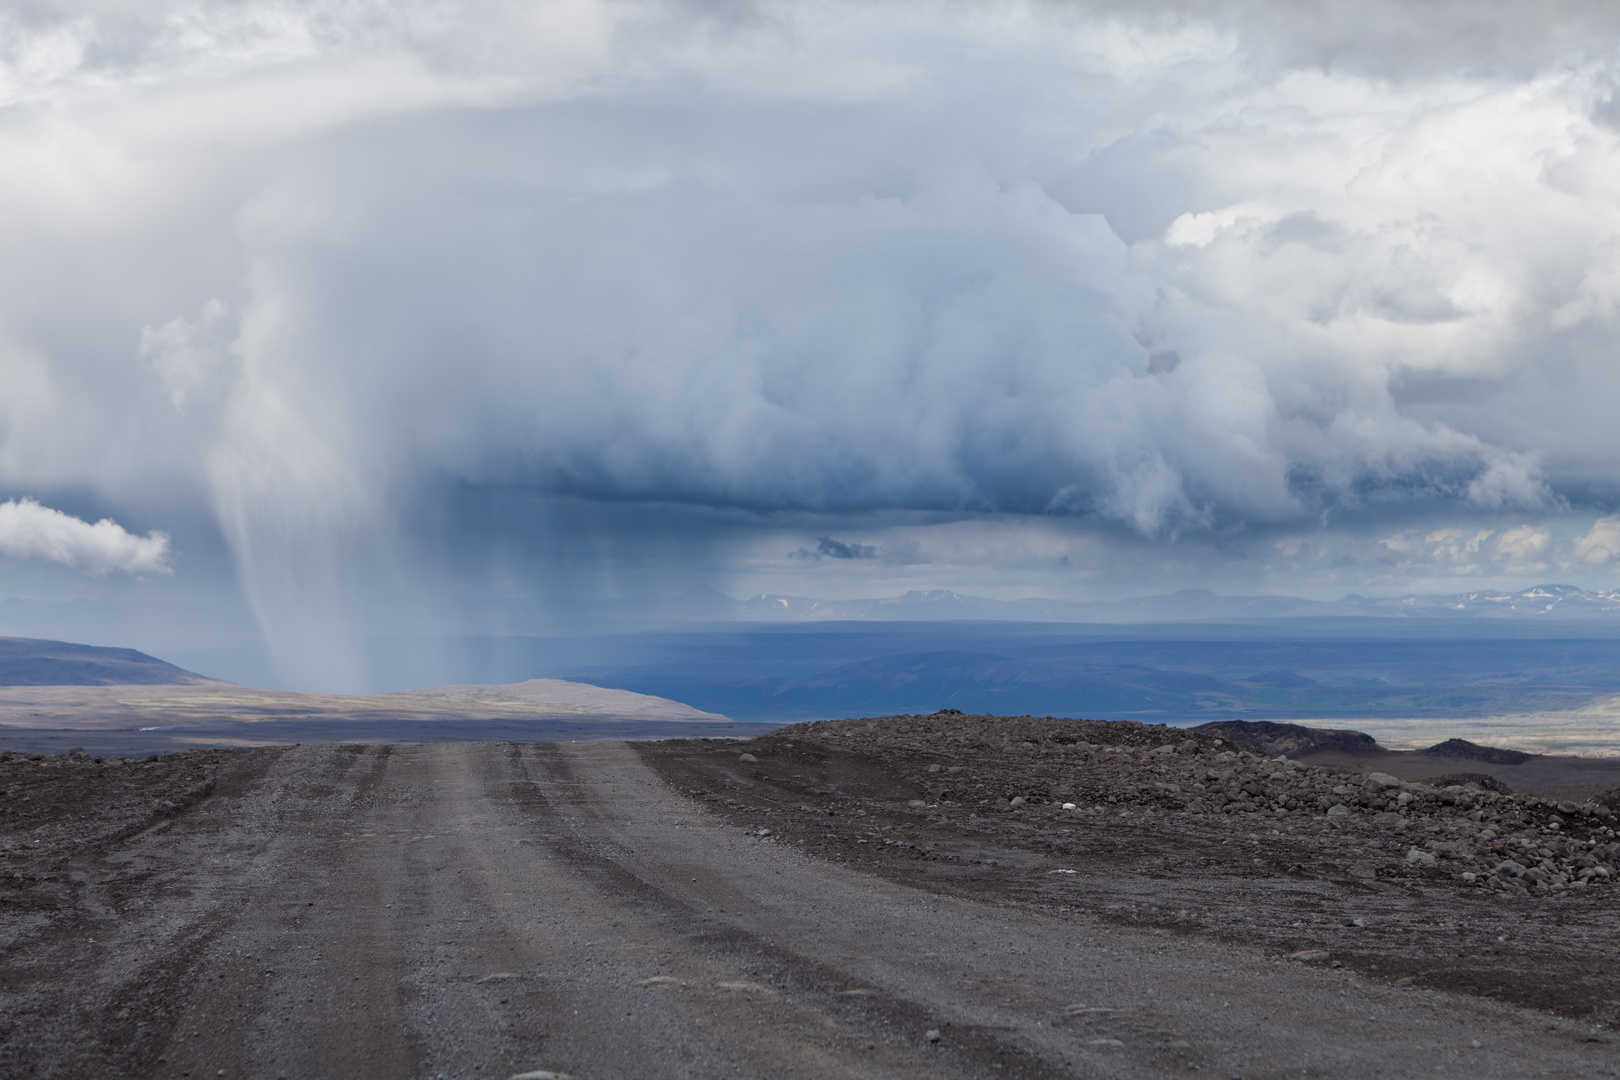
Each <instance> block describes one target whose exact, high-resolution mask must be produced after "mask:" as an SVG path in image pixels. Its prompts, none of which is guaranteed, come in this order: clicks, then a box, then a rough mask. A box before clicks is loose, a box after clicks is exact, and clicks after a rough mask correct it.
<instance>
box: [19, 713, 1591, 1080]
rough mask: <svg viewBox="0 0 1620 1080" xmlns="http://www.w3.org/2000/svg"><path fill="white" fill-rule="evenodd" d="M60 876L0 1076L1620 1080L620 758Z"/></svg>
mask: <svg viewBox="0 0 1620 1080" xmlns="http://www.w3.org/2000/svg"><path fill="white" fill-rule="evenodd" d="M61 872H62V874H63V875H64V877H63V880H64V881H65V882H66V884H65V885H64V887H63V891H62V892H61V894H60V900H59V902H58V903H56V904H55V906H54V907H45V908H42V907H40V906H38V905H34V906H17V905H8V906H7V907H6V908H4V909H0V916H3V919H0V941H3V948H4V954H3V959H0V1018H3V1019H0V1039H3V1042H0V1072H3V1073H4V1074H5V1075H7V1076H19V1077H21V1076H36V1075H37V1076H84V1077H91V1076H95V1077H100V1076H106V1077H119V1076H141V1077H145V1076H154V1077H180V1076H190V1077H203V1076H230V1077H288V1078H304V1077H340V1076H341V1077H439V1076H442V1077H501V1078H507V1077H513V1076H518V1075H524V1074H527V1075H529V1076H532V1077H536V1078H540V1077H547V1076H554V1075H569V1076H574V1077H578V1078H580V1080H591V1078H608V1077H623V1078H663V1077H669V1078H676V1077H693V1078H708V1077H733V1076H735V1077H746V1078H761V1080H764V1078H794V1077H805V1078H809V1077H815V1078H818V1080H823V1078H828V1077H862V1078H866V1077H917V1078H925V1077H926V1078H945V1077H975V1078H984V1077H1031V1078H1042V1077H1071V1076H1073V1077H1091V1076H1097V1077H1113V1076H1119V1077H1156V1076H1167V1075H1177V1076H1180V1075H1211V1076H1220V1077H1242V1078H1246V1080H1247V1078H1260V1077H1285V1076H1286V1077H1301V1076H1306V1077H1340V1076H1342V1077H1357V1078H1361V1077H1369V1076H1380V1075H1381V1076H1386V1077H1410V1076H1416V1075H1418V1074H1424V1075H1442V1076H1443V1075H1461V1074H1468V1075H1470V1076H1474V1077H1514V1078H1519V1077H1540V1076H1547V1077H1593V1076H1605V1075H1620V1070H1617V1069H1616V1066H1615V1062H1616V1058H1615V1056H1614V1051H1613V1047H1612V1045H1610V1044H1609V1042H1608V1037H1607V1036H1600V1035H1599V1033H1598V1032H1597V1029H1594V1028H1592V1027H1591V1026H1588V1025H1586V1024H1583V1023H1580V1022H1577V1021H1572V1020H1564V1019H1559V1018H1556V1017H1553V1016H1550V1015H1547V1014H1544V1013H1538V1012H1535V1011H1530V1010H1520V1009H1516V1008H1514V1007H1512V1006H1509V1005H1505V1004H1501V1003H1497V1002H1492V1001H1487V1000H1482V999H1477V998H1469V997H1464V996H1454V995H1449V994H1445V993H1439V992H1434V991H1427V990H1423V991H1411V990H1407V991H1402V990H1397V989H1394V988H1391V987H1389V986H1387V985H1379V984H1376V983H1373V982H1370V981H1366V980H1363V979H1362V978H1361V977H1360V976H1358V975H1355V974H1353V973H1351V972H1349V971H1346V970H1330V969H1322V968H1313V967H1308V966H1304V965H1301V964H1297V963H1289V962H1286V961H1282V960H1279V959H1278V958H1276V957H1274V956H1267V955H1264V954H1262V953H1261V952H1258V951H1250V950H1246V949H1244V948H1242V947H1241V946H1234V945H1232V944H1231V943H1229V942H1223V941H1219V940H1214V939H1206V938H1201V937H1198V936H1191V937H1187V936H1182V937H1177V936H1173V935H1170V934H1168V933H1167V932H1157V933H1156V932H1152V931H1146V930H1144V931H1134V930H1131V929H1128V928H1121V927H1120V926H1118V925H1116V924H1113V923H1110V922H1107V921H1105V920H1103V919H1101V918H1092V917H1090V916H1088V915H1087V914H1085V913H1084V912H1080V913H1076V912H1073V911H1068V912H1064V913H1061V914H1047V913H1042V912H1039V911H1033V910H1027V909H1020V908H1016V907H1010V906H1006V905H999V904H995V903H992V902H988V901H978V900H974V899H971V898H961V897H951V896H945V895H939V894H936V893H932V892H928V891H924V890H921V889H915V888H910V887H907V886H905V885H903V884H900V883H896V882H893V881H887V880H884V879H883V878H881V877H878V876H875V875H871V874H866V873H862V872H861V871H859V870H857V869H853V868H849V867H844V866H839V865H837V864H836V863H833V862H830V861H827V860H825V859H819V858H816V857H814V856H811V855H807V854H806V853H804V852H803V851H800V850H798V849H797V847H796V846H794V845H790V844H787V843H778V842H777V838H776V837H774V836H765V837H761V836H757V835H751V834H750V832H749V831H748V830H745V829H743V828H740V827H738V826H736V825H733V824H729V823H727V821H726V820H725V819H724V818H722V817H720V816H719V815H717V814H715V813H712V812H711V811H710V810H709V809H707V808H705V807H704V806H703V805H701V804H700V803H698V802H695V801H693V800H691V799H689V798H687V797H685V796H683V795H681V794H680V793H678V792H677V791H675V790H674V789H673V788H671V787H670V786H668V785H667V784H666V783H665V782H664V781H662V780H660V779H659V778H658V776H657V775H655V774H654V773H653V772H652V771H651V769H650V768H649V767H648V766H647V765H646V764H645V763H644V761H643V757H642V755H640V754H638V753H637V752H636V751H635V750H634V749H633V748H632V747H631V746H629V745H627V744H625V743H574V744H497V743H475V744H432V745H420V746H408V747H363V748H362V747H338V746H306V747H296V748H292V749H289V750H286V751H285V752H280V753H272V752H256V753H254V754H251V755H245V756H243V757H241V758H240V759H239V761H237V763H236V764H234V765H229V766H227V767H226V768H225V769H224V770H223V771H222V773H221V775H220V777H219V779H218V782H217V783H216V784H215V786H214V788H213V791H212V793H211V794H210V795H209V796H208V797H207V798H205V799H204V800H202V801H201V802H199V803H198V804H197V805H196V806H194V807H192V808H191V809H189V810H187V811H185V812H184V813H181V814H179V815H178V816H175V817H173V818H171V819H167V820H166V821H165V822H164V823H162V824H160V825H157V826H155V827H153V828H151V829H149V830H147V831H146V832H144V833H142V834H138V835H135V836H133V837H127V838H123V839H119V840H117V841H116V842H109V843H106V844H103V845H100V846H98V847H95V848H93V849H90V850H85V851H82V852H80V853H79V854H77V855H74V856H73V857H72V858H71V859H70V860H68V861H67V862H66V863H64V864H63V867H62V870H61ZM1594 962H1599V961H1598V958H1594ZM1601 962H1607V961H1606V960H1604V961H1601Z"/></svg>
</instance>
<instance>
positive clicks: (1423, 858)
mask: <svg viewBox="0 0 1620 1080" xmlns="http://www.w3.org/2000/svg"><path fill="white" fill-rule="evenodd" d="M1406 862H1407V865H1408V866H1416V867H1418V868H1420V869H1423V870H1432V869H1434V867H1435V866H1436V865H1437V864H1438V863H1439V860H1438V859H1436V858H1435V857H1434V856H1433V855H1430V854H1429V853H1428V852H1427V851H1419V850H1418V849H1417V848H1412V849H1411V850H1409V851H1408V852H1407V853H1406Z"/></svg>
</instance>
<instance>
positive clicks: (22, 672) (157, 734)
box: [0, 638, 774, 756]
mask: <svg viewBox="0 0 1620 1080" xmlns="http://www.w3.org/2000/svg"><path fill="white" fill-rule="evenodd" d="M771 726H774V725H764V726H761V725H751V724H734V723H732V722H731V721H730V720H728V719H727V718H726V717H724V716H720V715H716V714H714V713H708V712H704V711H702V710H700V709H694V708H692V707H690V706H687V705H683V704H681V703H680V702H677V701H670V700H668V699H665V698H660V697H656V696H652V695H647V694H638V693H635V692H632V691H626V690H617V689H611V688H604V687H598V686H590V685H587V684H583V683H577V682H568V681H565V680H560V679H530V680H526V681H523V682H519V683H515V684H512V685H504V686H481V685H456V686H437V687H430V688H426V689H422V690H415V691H407V692H403V693H391V694H371V695H360V694H300V693H293V692H290V691H283V690H255V689H251V688H249V687H243V686H237V685H235V684H233V683H228V682H223V681H220V680H217V679H210V678H207V677H205V676H202V675H198V674H196V673H194V672H190V671H186V670H185V669H184V668H180V667H177V666H175V665H174V664H170V663H167V662H165V661H163V660H159V659H157V658H156V657H153V656H148V655H146V654H145V653H141V652H137V651H136V650H134V649H115V648H102V647H97V646H91V645H76V644H72V643H68V642H60V641H40V640H35V639H31V638H0V750H30V751H41V752H59V751H61V750H65V749H68V748H70V747H72V746H83V747H85V748H86V749H87V750H89V751H91V752H92V753H101V754H121V755H126V756H127V755H131V754H146V753H153V752H160V751H168V750H176V749H186V748H189V747H195V746H263V745H272V744H279V743H289V742H302V741H307V742H350V741H352V742H371V743H377V742H448V741H474V740H484V739H511V740H516V741H556V740H568V739H579V738H586V739H595V738H602V737H613V738H667V737H671V736H674V735H686V736H694V735H707V734H727V735H744V736H746V735H748V734H752V733H754V732H756V731H759V730H767V729H768V728H769V727H771Z"/></svg>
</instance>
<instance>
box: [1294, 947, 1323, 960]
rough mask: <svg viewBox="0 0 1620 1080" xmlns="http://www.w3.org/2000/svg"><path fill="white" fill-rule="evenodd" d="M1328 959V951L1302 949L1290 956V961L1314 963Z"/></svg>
mask: <svg viewBox="0 0 1620 1080" xmlns="http://www.w3.org/2000/svg"><path fill="white" fill-rule="evenodd" d="M1327 958H1328V951H1327V950H1326V949H1301V950H1300V951H1299V952H1296V953H1289V954H1288V959H1290V960H1304V961H1312V960H1326V959H1327Z"/></svg>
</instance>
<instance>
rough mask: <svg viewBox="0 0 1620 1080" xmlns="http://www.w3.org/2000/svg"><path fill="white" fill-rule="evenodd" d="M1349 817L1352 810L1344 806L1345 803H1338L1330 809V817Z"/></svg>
mask: <svg viewBox="0 0 1620 1080" xmlns="http://www.w3.org/2000/svg"><path fill="white" fill-rule="evenodd" d="M1349 815H1350V808H1349V807H1348V806H1346V805H1344V803H1336V804H1334V805H1333V806H1330V807H1328V812H1327V816H1328V817H1348V816H1349Z"/></svg>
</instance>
